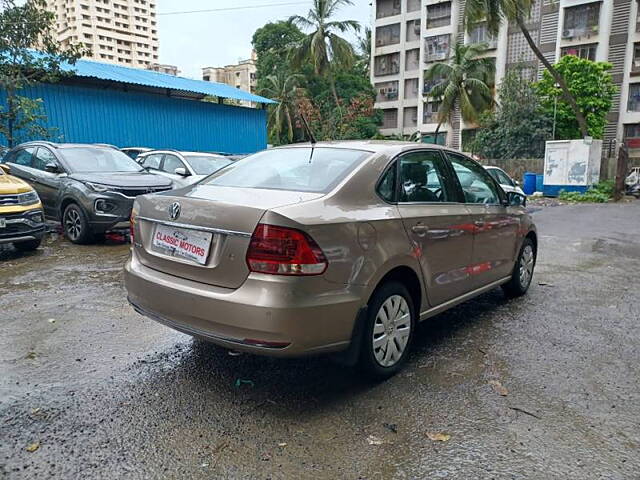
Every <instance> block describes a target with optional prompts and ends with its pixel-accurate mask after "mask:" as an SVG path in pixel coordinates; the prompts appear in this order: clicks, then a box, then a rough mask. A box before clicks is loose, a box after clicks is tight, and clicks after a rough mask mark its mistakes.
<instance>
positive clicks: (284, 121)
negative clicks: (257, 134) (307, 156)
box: [264, 73, 302, 145]
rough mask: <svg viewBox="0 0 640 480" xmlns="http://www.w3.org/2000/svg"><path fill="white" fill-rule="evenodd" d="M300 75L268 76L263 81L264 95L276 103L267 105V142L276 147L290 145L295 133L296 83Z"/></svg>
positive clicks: (297, 88) (282, 74)
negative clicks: (284, 144)
mask: <svg viewBox="0 0 640 480" xmlns="http://www.w3.org/2000/svg"><path fill="white" fill-rule="evenodd" d="M301 78H302V76H301V75H297V74H290V75H286V74H284V73H281V74H280V75H279V76H278V75H269V76H268V77H267V78H266V79H265V80H266V81H265V87H264V94H265V95H267V96H268V97H269V98H271V99H272V100H275V101H276V102H278V103H275V104H271V105H269V107H268V108H269V120H268V122H267V127H268V129H269V141H270V142H271V143H274V144H276V145H280V144H283V143H291V142H292V141H293V138H294V133H295V127H296V124H295V117H296V111H297V108H296V103H297V100H298V93H299V92H298V90H299V87H298V82H299V81H300V79H301Z"/></svg>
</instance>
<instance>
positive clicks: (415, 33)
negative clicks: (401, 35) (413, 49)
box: [407, 18, 420, 42]
mask: <svg viewBox="0 0 640 480" xmlns="http://www.w3.org/2000/svg"><path fill="white" fill-rule="evenodd" d="M416 40H420V19H419V18H417V19H415V20H409V21H408V22H407V42H415V41H416Z"/></svg>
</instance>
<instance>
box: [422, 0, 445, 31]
mask: <svg viewBox="0 0 640 480" xmlns="http://www.w3.org/2000/svg"><path fill="white" fill-rule="evenodd" d="M450 24H451V2H442V3H435V4H433V5H427V29H430V28H438V27H444V26H446V25H450Z"/></svg>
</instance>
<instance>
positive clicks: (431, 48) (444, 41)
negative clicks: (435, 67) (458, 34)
mask: <svg viewBox="0 0 640 480" xmlns="http://www.w3.org/2000/svg"><path fill="white" fill-rule="evenodd" d="M450 38H451V35H449V34H448V33H447V34H445V35H436V36H434V37H427V38H426V39H425V41H424V42H425V50H424V60H425V62H435V61H437V60H445V59H446V58H447V57H448V56H449V42H450Z"/></svg>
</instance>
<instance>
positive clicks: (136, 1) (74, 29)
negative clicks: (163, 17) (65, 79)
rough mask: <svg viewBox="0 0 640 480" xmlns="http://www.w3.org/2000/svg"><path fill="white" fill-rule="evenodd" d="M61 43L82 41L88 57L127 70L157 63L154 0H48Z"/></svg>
mask: <svg viewBox="0 0 640 480" xmlns="http://www.w3.org/2000/svg"><path fill="white" fill-rule="evenodd" d="M47 6H48V8H49V9H50V10H51V11H52V12H54V13H55V15H56V23H57V29H58V41H59V42H60V43H61V44H62V45H63V46H64V45H65V44H68V43H71V42H74V43H78V42H82V43H84V44H85V45H87V46H88V47H90V48H91V55H89V56H88V57H87V58H90V59H94V60H99V61H101V62H107V63H117V64H120V65H125V66H128V67H137V68H147V67H148V66H150V65H152V64H154V63H158V31H157V25H156V4H155V0H47Z"/></svg>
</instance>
